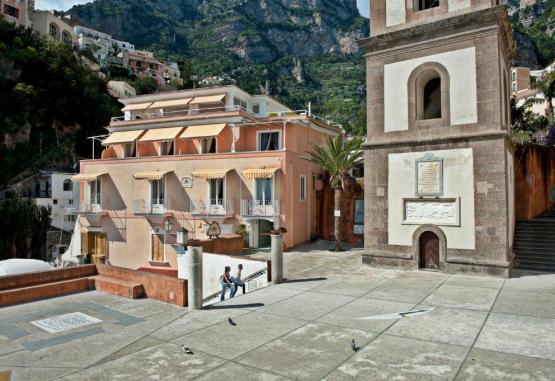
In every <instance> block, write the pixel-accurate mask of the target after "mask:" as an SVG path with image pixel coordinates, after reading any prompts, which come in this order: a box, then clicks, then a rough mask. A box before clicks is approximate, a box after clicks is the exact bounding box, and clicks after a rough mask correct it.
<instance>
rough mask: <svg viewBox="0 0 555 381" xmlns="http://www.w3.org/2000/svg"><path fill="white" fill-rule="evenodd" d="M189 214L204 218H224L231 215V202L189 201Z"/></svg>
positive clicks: (220, 200) (219, 200)
mask: <svg viewBox="0 0 555 381" xmlns="http://www.w3.org/2000/svg"><path fill="white" fill-rule="evenodd" d="M190 210H191V214H192V215H194V216H205V217H226V216H231V215H233V201H232V200H222V199H218V200H191V209H190Z"/></svg>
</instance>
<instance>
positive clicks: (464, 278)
mask: <svg viewBox="0 0 555 381" xmlns="http://www.w3.org/2000/svg"><path fill="white" fill-rule="evenodd" d="M504 282H505V279H504V278H494V277H485V276H484V277H478V276H472V275H452V276H451V277H449V279H447V280H446V281H445V285H449V286H463V287H483V288H494V289H496V290H498V289H500V288H501V287H503V283H504Z"/></svg>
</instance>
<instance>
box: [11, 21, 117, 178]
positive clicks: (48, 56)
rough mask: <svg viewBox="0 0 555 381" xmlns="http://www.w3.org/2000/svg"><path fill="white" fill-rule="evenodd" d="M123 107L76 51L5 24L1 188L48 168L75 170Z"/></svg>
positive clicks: (29, 31) (28, 31)
mask: <svg viewBox="0 0 555 381" xmlns="http://www.w3.org/2000/svg"><path fill="white" fill-rule="evenodd" d="M119 108H120V107H119V106H118V103H117V101H116V100H115V99H114V98H112V97H111V96H109V95H108V94H107V92H106V83H105V82H104V81H103V80H101V79H99V78H98V77H96V76H95V75H94V74H92V73H91V71H90V70H89V68H88V66H87V65H86V63H85V62H84V61H83V59H82V57H81V56H80V55H79V54H77V53H76V52H74V51H73V49H72V48H71V47H68V46H65V45H62V44H57V43H56V44H54V43H50V42H48V41H47V40H46V39H45V38H43V37H40V36H39V35H38V34H36V33H33V32H31V30H25V29H21V28H18V27H16V26H14V25H13V24H11V23H8V22H5V21H4V20H2V19H0V166H1V168H2V171H0V185H2V184H5V183H6V182H7V181H9V180H10V179H12V178H14V177H15V176H17V175H21V176H24V175H26V174H29V173H30V172H31V171H33V170H37V169H40V168H43V167H44V168H46V167H52V168H57V169H62V170H63V169H65V170H71V169H72V168H74V166H75V165H76V163H77V161H78V160H79V158H80V157H79V156H80V155H83V156H85V155H87V156H89V157H90V150H91V148H90V146H91V144H90V141H89V140H88V139H87V137H88V136H91V135H95V134H103V133H105V130H104V128H103V127H104V126H106V125H108V123H109V120H110V117H111V116H112V115H117V114H118V113H119Z"/></svg>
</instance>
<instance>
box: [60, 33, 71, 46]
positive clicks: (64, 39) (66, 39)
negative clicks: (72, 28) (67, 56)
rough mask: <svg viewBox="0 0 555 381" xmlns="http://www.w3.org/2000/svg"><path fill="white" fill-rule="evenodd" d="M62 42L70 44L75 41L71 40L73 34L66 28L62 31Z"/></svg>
mask: <svg viewBox="0 0 555 381" xmlns="http://www.w3.org/2000/svg"><path fill="white" fill-rule="evenodd" d="M62 42H63V43H64V44H68V45H70V44H71V43H72V42H73V41H71V35H70V34H69V33H68V32H66V31H65V30H64V31H63V33H62Z"/></svg>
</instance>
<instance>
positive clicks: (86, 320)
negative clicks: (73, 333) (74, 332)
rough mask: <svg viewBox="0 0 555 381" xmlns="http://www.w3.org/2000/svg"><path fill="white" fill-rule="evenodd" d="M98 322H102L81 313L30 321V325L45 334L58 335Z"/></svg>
mask: <svg viewBox="0 0 555 381" xmlns="http://www.w3.org/2000/svg"><path fill="white" fill-rule="evenodd" d="M100 322H102V320H100V319H97V318H94V317H92V316H89V315H86V314H84V313H82V312H72V313H69V314H65V315H58V316H52V317H49V318H46V319H41V320H35V321H32V322H31V324H33V325H34V326H36V327H39V328H40V329H42V330H45V331H46V332H50V333H59V332H63V331H68V330H70V329H74V328H79V327H84V326H87V325H91V324H95V323H100Z"/></svg>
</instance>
